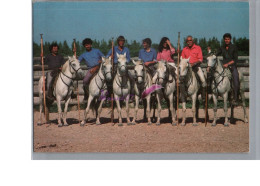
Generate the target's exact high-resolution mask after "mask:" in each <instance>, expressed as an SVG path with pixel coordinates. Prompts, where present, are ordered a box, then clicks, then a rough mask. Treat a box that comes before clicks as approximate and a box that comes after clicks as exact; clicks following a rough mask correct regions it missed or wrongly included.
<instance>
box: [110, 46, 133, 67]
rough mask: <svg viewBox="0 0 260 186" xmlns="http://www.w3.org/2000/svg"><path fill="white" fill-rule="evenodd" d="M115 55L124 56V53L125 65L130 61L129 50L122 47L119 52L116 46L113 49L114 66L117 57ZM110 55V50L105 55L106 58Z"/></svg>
mask: <svg viewBox="0 0 260 186" xmlns="http://www.w3.org/2000/svg"><path fill="white" fill-rule="evenodd" d="M116 53H118V54H122V55H124V53H126V60H127V63H128V62H129V61H130V52H129V49H128V48H127V47H124V48H123V50H122V51H121V50H119V49H118V46H115V47H114V63H115V64H116V63H117V62H118V61H117V55H116ZM111 54H112V49H110V50H109V51H108V53H107V57H109V56H111Z"/></svg>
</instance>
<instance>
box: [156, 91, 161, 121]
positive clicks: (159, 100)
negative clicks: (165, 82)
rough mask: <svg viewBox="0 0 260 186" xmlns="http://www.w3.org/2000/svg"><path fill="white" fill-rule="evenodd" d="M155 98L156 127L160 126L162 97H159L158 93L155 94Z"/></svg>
mask: <svg viewBox="0 0 260 186" xmlns="http://www.w3.org/2000/svg"><path fill="white" fill-rule="evenodd" d="M156 98H157V102H158V110H157V111H158V118H157V122H156V125H160V124H161V118H160V116H161V110H162V106H161V98H162V96H160V93H158V94H156Z"/></svg>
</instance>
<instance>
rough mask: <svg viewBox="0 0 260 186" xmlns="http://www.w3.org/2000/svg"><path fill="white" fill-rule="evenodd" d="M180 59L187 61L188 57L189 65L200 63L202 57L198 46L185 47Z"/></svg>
mask: <svg viewBox="0 0 260 186" xmlns="http://www.w3.org/2000/svg"><path fill="white" fill-rule="evenodd" d="M181 56H182V58H185V59H188V58H189V57H190V61H189V62H190V63H195V62H198V61H200V62H202V61H203V55H202V51H201V48H200V46H198V45H195V44H193V46H192V47H191V48H190V47H188V46H187V47H185V48H184V49H183V50H182V53H181Z"/></svg>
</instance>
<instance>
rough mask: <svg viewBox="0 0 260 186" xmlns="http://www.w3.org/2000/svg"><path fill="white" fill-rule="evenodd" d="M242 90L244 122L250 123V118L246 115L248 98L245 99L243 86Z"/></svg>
mask: <svg viewBox="0 0 260 186" xmlns="http://www.w3.org/2000/svg"><path fill="white" fill-rule="evenodd" d="M240 87H242V88H241V90H240V96H241V99H242V106H243V110H244V122H245V123H248V117H247V113H246V98H245V92H244V90H243V89H244V88H243V84H242V85H240Z"/></svg>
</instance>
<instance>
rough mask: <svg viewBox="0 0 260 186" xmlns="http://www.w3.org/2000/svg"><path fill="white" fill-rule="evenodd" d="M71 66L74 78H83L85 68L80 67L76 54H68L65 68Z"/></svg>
mask: <svg viewBox="0 0 260 186" xmlns="http://www.w3.org/2000/svg"><path fill="white" fill-rule="evenodd" d="M66 67H67V68H69V69H70V70H69V71H70V73H71V74H72V77H73V78H76V77H77V78H82V77H83V76H84V73H83V70H82V69H81V68H80V63H79V60H78V59H77V58H76V57H75V56H72V57H70V56H68V61H67V62H66V63H65V68H66Z"/></svg>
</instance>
